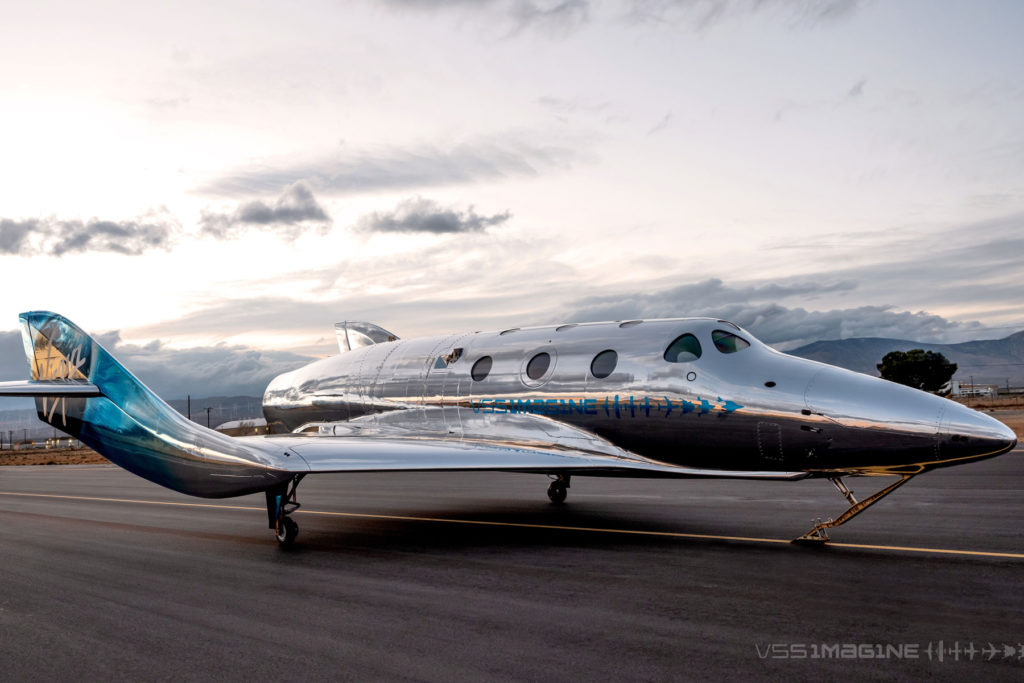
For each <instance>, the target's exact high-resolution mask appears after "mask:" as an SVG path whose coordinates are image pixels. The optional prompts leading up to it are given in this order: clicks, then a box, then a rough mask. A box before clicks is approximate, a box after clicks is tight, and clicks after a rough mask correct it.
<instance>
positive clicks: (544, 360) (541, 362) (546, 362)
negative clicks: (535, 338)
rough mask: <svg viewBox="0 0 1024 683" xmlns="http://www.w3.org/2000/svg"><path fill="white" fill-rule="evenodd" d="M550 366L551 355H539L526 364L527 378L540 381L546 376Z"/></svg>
mask: <svg viewBox="0 0 1024 683" xmlns="http://www.w3.org/2000/svg"><path fill="white" fill-rule="evenodd" d="M550 365H551V354H549V353H538V354H537V355H536V356H534V357H533V358H531V359H530V362H529V363H527V364H526V376H527V377H529V378H530V379H533V380H538V379H540V378H542V377H543V376H544V374H545V373H546V372H547V371H548V367H549V366H550Z"/></svg>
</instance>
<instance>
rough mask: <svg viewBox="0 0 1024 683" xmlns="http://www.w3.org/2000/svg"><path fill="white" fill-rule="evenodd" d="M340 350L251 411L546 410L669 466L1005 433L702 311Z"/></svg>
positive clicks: (321, 416) (828, 471) (457, 430)
mask: <svg viewBox="0 0 1024 683" xmlns="http://www.w3.org/2000/svg"><path fill="white" fill-rule="evenodd" d="M369 327H374V326H369ZM377 329H379V328H377ZM381 332H383V331H381ZM385 335H386V333H384V335H379V338H384V339H386V338H389V337H387V336H385ZM350 348H352V350H349V351H346V352H344V353H341V354H340V355H338V356H334V357H331V358H326V359H323V360H320V361H317V362H314V363H312V364H310V365H307V366H305V367H303V368H300V369H298V370H296V371H293V372H290V373H286V374H284V375H281V376H279V377H277V378H276V379H274V380H273V381H272V382H271V384H270V386H269V387H268V388H267V391H266V394H265V396H264V405H263V410H264V414H265V416H266V418H267V421H268V424H270V425H271V428H272V430H274V431H279V432H282V431H292V430H295V429H299V428H301V427H302V426H303V425H306V424H312V423H338V422H346V421H356V422H359V421H366V420H370V419H376V418H374V417H373V416H382V415H386V414H387V413H391V412H394V411H404V412H406V414H413V413H415V414H416V415H419V416H420V417H419V418H418V419H421V420H422V421H423V422H424V424H423V425H422V426H423V427H424V429H425V430H426V431H428V432H431V433H437V432H439V431H440V432H447V433H448V434H450V435H452V438H458V435H460V434H463V433H465V431H466V429H467V426H466V425H467V423H468V422H473V424H474V427H473V428H474V429H478V430H479V429H480V427H479V425H481V424H482V425H485V426H487V425H490V426H492V427H493V428H494V429H496V430H497V429H500V428H501V425H502V423H503V421H509V420H513V419H515V417H516V416H519V415H531V416H537V417H540V418H543V419H541V420H532V421H531V423H532V424H535V425H537V427H536V429H537V430H540V431H541V432H543V429H544V427H543V425H544V424H552V423H561V424H564V425H569V426H572V427H574V428H576V429H578V430H581V431H584V432H587V433H590V434H594V435H596V436H598V437H600V438H602V439H604V440H606V441H608V442H610V443H612V444H614V445H616V446H618V447H621V448H623V449H625V450H627V451H630V452H632V453H635V454H638V455H640V456H644V457H646V458H650V459H653V460H657V461H660V462H664V463H668V464H673V465H681V466H686V467H696V468H708V469H716V470H732V471H779V472H808V473H811V474H812V475H823V476H825V475H829V476H830V475H834V474H835V473H850V474H875V473H877V474H883V473H891V474H897V473H917V472H922V471H925V470H927V469H931V468H933V467H939V466H945V465H953V464H959V463H963V462H967V461H970V460H976V459H980V458H985V457H990V456H993V455H998V454H1000V453H1004V452H1006V451H1008V450H1010V449H1011V448H1012V447H1013V446H1014V444H1015V443H1016V437H1015V435H1014V434H1013V432H1012V431H1010V430H1009V429H1008V428H1007V427H1005V426H1004V425H1003V424H1001V423H999V422H998V421H996V420H994V419H992V418H990V417H988V416H986V415H983V414H981V413H978V412H977V411H974V410H971V409H969V408H967V407H964V406H962V405H960V404H957V403H955V402H953V401H949V400H947V399H944V398H940V397H937V396H934V395H932V394H928V393H926V392H923V391H918V390H916V389H912V388H908V387H904V386H901V385H898V384H894V383H891V382H887V381H885V380H882V379H879V378H875V377H869V376H867V375H863V374H860V373H856V372H851V371H848V370H843V369H840V368H836V367H833V366H829V365H825V364H822V363H818V362H815V361H810V360H805V359H802V358H796V357H793V356H789V355H786V354H784V353H780V352H778V351H776V350H774V349H772V348H770V347H769V346H767V345H765V344H763V343H761V342H759V341H758V340H757V339H755V338H754V337H753V336H752V335H751V334H749V333H748V332H746V331H744V330H742V329H740V328H738V327H737V326H735V325H733V324H731V323H728V322H725V321H721V320H714V319H709V318H688V319H685V318H684V319H663V320H643V321H629V322H624V323H619V322H615V323H587V324H578V325H572V324H570V325H561V326H547V327H533V328H522V329H518V328H517V329H512V330H505V331H502V332H474V333H466V334H456V335H447V336H441V337H429V338H420V339H411V340H395V341H383V342H379V343H372V342H371V343H368V345H365V346H361V347H350ZM413 409H418V410H413ZM410 411H412V412H410ZM404 424H405V426H406V427H408V421H407V420H406V421H405V422H404ZM536 436H537V439H538V440H540V441H543V433H539V434H537V435H536Z"/></svg>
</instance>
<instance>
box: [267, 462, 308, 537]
mask: <svg viewBox="0 0 1024 683" xmlns="http://www.w3.org/2000/svg"><path fill="white" fill-rule="evenodd" d="M303 476H304V475H301V474H296V475H295V477H294V478H293V479H292V480H291V481H286V482H284V483H283V484H278V485H277V486H275V487H274V488H270V489H267V491H266V493H267V521H268V522H269V523H270V528H271V529H273V530H274V536H275V537H276V538H277V542H278V543H280V544H281V547H282V548H286V547H288V546H290V545H291V544H292V543H293V542H294V541H295V537H296V536H298V535H299V525H298V524H296V523H295V520H293V519H292V518H291V517H290V516H289V515H291V513H293V512H295V511H296V510H298V509H299V508H300V507H301V504H300V503H299V502H298V500H296V497H295V490H296V489H297V488H298V487H299V482H300V481H302V477H303Z"/></svg>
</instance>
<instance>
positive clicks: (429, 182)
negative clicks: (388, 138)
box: [198, 140, 579, 197]
mask: <svg viewBox="0 0 1024 683" xmlns="http://www.w3.org/2000/svg"><path fill="white" fill-rule="evenodd" d="M578 156H579V155H578V154H576V153H574V152H572V151H571V150H569V149H568V148H566V147H563V146H558V145H542V144H536V143H535V142H519V141H515V140H506V141H501V142H498V141H491V140H482V141H475V142H467V143H462V144H457V145H454V146H451V147H449V148H440V147H436V146H433V145H424V146H419V147H409V148H401V147H383V148H378V149H375V150H363V151H351V152H343V153H340V154H339V155H336V156H331V157H324V158H320V159H314V160H313V161H310V162H306V163H299V164H293V163H287V162H286V163H282V164H280V165H275V164H265V165H263V166H262V167H258V168H255V169H252V168H247V169H246V170H244V171H239V172H237V173H233V174H229V175H226V176H224V177H223V178H220V179H218V180H215V181H213V182H212V183H210V184H208V185H206V186H204V187H201V188H199V190H198V191H199V192H201V193H205V194H213V195H219V196H229V197H231V196H239V195H247V194H254V193H266V192H272V191H276V190H278V188H281V187H283V186H286V185H291V184H293V183H297V182H299V181H305V182H306V183H308V185H309V187H311V188H312V189H315V190H316V191H317V193H319V194H326V195H334V196H340V195H351V194H357V193H364V192H375V191H397V190H408V189H418V188H424V187H442V186H448V185H457V184H463V183H473V182H478V181H482V180H493V179H496V178H506V177H510V176H536V175H538V174H539V173H540V171H541V170H546V169H551V168H565V167H567V166H568V165H569V164H570V163H571V162H572V161H574V160H576V159H577V158H578Z"/></svg>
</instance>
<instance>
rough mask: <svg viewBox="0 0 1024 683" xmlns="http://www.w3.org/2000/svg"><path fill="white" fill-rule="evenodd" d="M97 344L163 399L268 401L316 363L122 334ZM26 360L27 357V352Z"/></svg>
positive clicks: (295, 357) (278, 353) (297, 356)
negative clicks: (278, 384)
mask: <svg viewBox="0 0 1024 683" xmlns="http://www.w3.org/2000/svg"><path fill="white" fill-rule="evenodd" d="M95 337H96V340H97V341H98V342H99V343H100V344H101V345H102V346H103V347H104V348H105V349H107V351H109V352H110V353H111V354H113V355H114V357H116V358H117V359H118V360H119V361H120V362H121V363H122V364H123V365H124V366H125V367H126V368H128V370H129V371H131V373H132V374H134V375H135V376H136V377H138V378H139V379H140V380H141V381H142V382H143V383H144V384H145V385H146V386H148V387H150V388H151V389H153V391H155V392H156V393H157V394H158V395H160V396H161V397H162V398H165V399H168V398H171V399H176V398H184V397H185V396H186V395H187V394H191V395H192V396H262V395H263V390H264V389H266V387H267V384H269V383H270V380H271V379H273V378H274V377H276V376H277V375H279V374H281V373H282V372H288V371H290V370H294V369H295V368H298V367H301V366H302V365H305V364H306V363H309V362H311V361H312V360H314V359H313V358H312V357H309V356H304V355H301V354H297V353H292V352H289V351H258V350H256V349H252V348H249V347H246V346H229V345H225V344H221V345H217V346H202V347H195V348H188V349H174V348H169V347H167V346H165V345H164V344H162V343H161V342H160V341H154V342H151V343H149V344H145V345H141V346H140V345H136V344H125V343H123V342H122V341H121V334H120V332H119V331H116V330H115V331H113V332H106V333H103V334H97V335H95ZM22 355H24V352H22Z"/></svg>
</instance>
